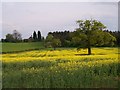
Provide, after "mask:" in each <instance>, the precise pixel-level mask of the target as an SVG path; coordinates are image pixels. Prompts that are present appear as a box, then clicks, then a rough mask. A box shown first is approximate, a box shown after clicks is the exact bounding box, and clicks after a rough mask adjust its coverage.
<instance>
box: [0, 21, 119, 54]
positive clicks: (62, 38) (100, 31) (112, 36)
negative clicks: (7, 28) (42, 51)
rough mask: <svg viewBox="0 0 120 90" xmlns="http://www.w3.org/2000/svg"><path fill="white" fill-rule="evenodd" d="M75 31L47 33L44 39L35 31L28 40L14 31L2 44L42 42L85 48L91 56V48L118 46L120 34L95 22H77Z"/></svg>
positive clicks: (50, 45)
mask: <svg viewBox="0 0 120 90" xmlns="http://www.w3.org/2000/svg"><path fill="white" fill-rule="evenodd" d="M77 24H78V25H79V27H78V28H76V29H75V31H72V32H70V31H55V32H48V35H47V37H46V38H45V39H44V37H43V36H41V32H40V31H38V32H37V33H36V31H34V32H33V34H32V35H31V36H30V37H29V38H28V39H22V36H21V34H20V33H19V32H18V31H16V30H14V31H13V34H7V35H6V39H2V40H1V41H2V42H44V46H45V47H53V48H54V49H55V48H56V47H77V48H78V49H79V48H87V49H88V54H89V55H90V54H91V47H106V46H107V47H108V46H120V35H119V34H120V32H119V31H108V30H106V28H107V27H106V26H105V25H104V24H103V23H101V22H100V21H97V20H92V19H91V20H78V21H77Z"/></svg>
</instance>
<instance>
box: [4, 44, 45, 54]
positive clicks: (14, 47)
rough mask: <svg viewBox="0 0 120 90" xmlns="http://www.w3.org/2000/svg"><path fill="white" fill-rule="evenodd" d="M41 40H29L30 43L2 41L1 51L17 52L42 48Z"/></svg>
mask: <svg viewBox="0 0 120 90" xmlns="http://www.w3.org/2000/svg"><path fill="white" fill-rule="evenodd" d="M43 47H44V46H43V42H31V43H2V52H3V53H8V52H18V51H25V50H32V49H40V48H43Z"/></svg>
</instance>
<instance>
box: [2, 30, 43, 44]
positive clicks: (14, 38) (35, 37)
mask: <svg viewBox="0 0 120 90" xmlns="http://www.w3.org/2000/svg"><path fill="white" fill-rule="evenodd" d="M43 40H44V37H43V36H41V32H40V31H38V32H37V33H36V31H34V32H33V34H32V35H31V36H30V37H29V38H28V39H22V34H20V33H19V32H18V31H17V30H13V33H12V34H10V33H8V34H7V35H6V38H5V39H1V41H2V42H13V43H17V42H41V41H43Z"/></svg>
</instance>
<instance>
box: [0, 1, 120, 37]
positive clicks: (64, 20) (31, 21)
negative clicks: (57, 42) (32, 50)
mask: <svg viewBox="0 0 120 90" xmlns="http://www.w3.org/2000/svg"><path fill="white" fill-rule="evenodd" d="M8 1H9V0H8ZM91 18H92V19H96V20H99V21H101V22H102V23H103V24H104V25H106V26H107V28H108V29H109V30H111V31H117V30H118V3H117V2H2V21H1V19H0V24H2V35H0V38H5V35H6V34H8V33H12V32H13V30H17V31H18V32H20V33H21V34H22V37H23V38H29V37H30V36H31V35H32V33H33V31H38V30H39V31H41V33H42V36H44V37H45V36H46V35H47V33H48V32H50V31H65V30H67V31H68V30H69V31H74V30H75V29H76V28H77V27H78V25H77V24H76V21H77V20H80V19H82V20H86V19H91Z"/></svg>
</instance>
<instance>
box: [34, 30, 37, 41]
mask: <svg viewBox="0 0 120 90" xmlns="http://www.w3.org/2000/svg"><path fill="white" fill-rule="evenodd" d="M33 40H34V41H37V34H36V32H35V31H34V32H33Z"/></svg>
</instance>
